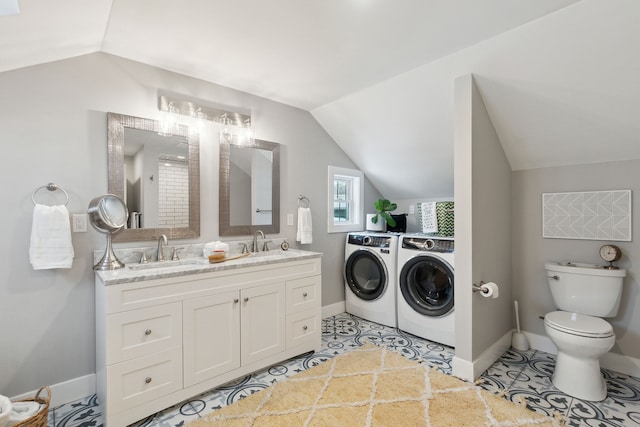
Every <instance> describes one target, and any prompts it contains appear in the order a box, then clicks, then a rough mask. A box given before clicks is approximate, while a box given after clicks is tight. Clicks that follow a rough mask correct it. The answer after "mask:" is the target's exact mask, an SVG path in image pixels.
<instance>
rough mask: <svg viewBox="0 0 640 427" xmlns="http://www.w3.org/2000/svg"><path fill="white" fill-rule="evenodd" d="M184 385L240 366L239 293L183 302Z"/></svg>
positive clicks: (195, 382)
mask: <svg viewBox="0 0 640 427" xmlns="http://www.w3.org/2000/svg"><path fill="white" fill-rule="evenodd" d="M183 313H184V319H183V325H184V332H183V339H184V386H185V387H188V386H191V385H193V384H197V383H199V382H202V381H205V380H207V379H209V378H213V377H215V376H217V375H220V374H223V373H225V372H227V371H230V370H232V369H236V368H238V367H239V366H240V300H239V293H238V291H233V292H225V293H223V294H218V295H212V296H208V297H204V298H196V299H190V300H185V301H184V302H183Z"/></svg>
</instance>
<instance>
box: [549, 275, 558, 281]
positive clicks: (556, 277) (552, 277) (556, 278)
mask: <svg viewBox="0 0 640 427" xmlns="http://www.w3.org/2000/svg"><path fill="white" fill-rule="evenodd" d="M547 278H548V279H553V280H560V276H558V275H557V274H556V275H555V276H547Z"/></svg>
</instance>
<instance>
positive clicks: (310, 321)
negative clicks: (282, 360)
mask: <svg viewBox="0 0 640 427" xmlns="http://www.w3.org/2000/svg"><path fill="white" fill-rule="evenodd" d="M320 317H321V310H320V309H316V310H309V311H305V312H301V313H296V314H292V315H290V316H287V348H292V347H296V346H299V345H306V344H310V345H314V346H316V347H317V348H319V347H320V325H321V322H322V320H321V318H320Z"/></svg>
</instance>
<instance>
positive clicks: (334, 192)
mask: <svg viewBox="0 0 640 427" xmlns="http://www.w3.org/2000/svg"><path fill="white" fill-rule="evenodd" d="M363 188H364V175H363V174H362V172H361V171H359V170H356V169H346V168H339V167H336V166H329V200H328V203H327V206H328V210H327V218H328V232H329V233H342V232H347V231H358V230H362V229H363V228H364V227H363V222H362V204H363V202H362V200H363V197H364V191H363Z"/></svg>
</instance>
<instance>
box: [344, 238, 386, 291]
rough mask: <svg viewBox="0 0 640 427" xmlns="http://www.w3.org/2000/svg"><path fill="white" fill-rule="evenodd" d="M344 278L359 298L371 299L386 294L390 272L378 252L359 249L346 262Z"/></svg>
mask: <svg viewBox="0 0 640 427" xmlns="http://www.w3.org/2000/svg"><path fill="white" fill-rule="evenodd" d="M344 280H345V283H347V285H349V288H350V289H351V291H352V292H353V293H354V294H355V295H356V296H357V297H358V298H360V299H363V300H367V301H371V300H374V299H377V298H379V297H380V296H381V295H382V294H384V291H385V290H386V289H387V284H388V283H389V274H388V272H387V267H386V266H385V264H384V261H383V260H382V258H380V256H379V255H378V254H376V253H375V252H371V251H369V250H367V249H359V250H357V251H355V252H353V253H352V254H351V255H349V258H347V261H346V262H345V263H344Z"/></svg>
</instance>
